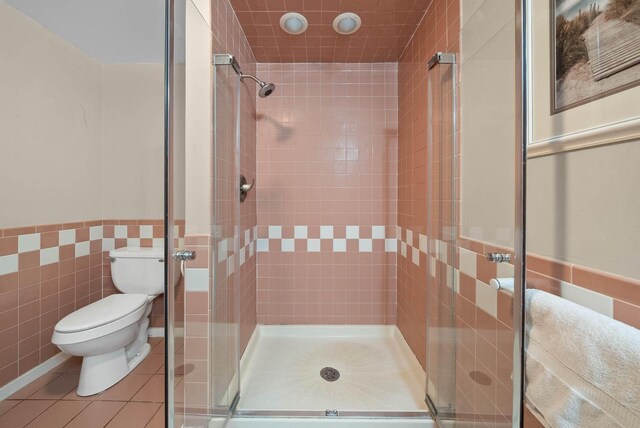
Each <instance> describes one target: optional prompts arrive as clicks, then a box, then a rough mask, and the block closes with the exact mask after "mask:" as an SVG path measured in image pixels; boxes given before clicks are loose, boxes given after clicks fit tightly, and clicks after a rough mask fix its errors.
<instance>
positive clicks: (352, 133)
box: [257, 63, 397, 324]
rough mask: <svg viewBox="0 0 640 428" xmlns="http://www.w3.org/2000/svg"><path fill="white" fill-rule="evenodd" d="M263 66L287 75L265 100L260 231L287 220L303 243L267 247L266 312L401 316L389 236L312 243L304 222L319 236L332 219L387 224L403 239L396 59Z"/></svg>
mask: <svg viewBox="0 0 640 428" xmlns="http://www.w3.org/2000/svg"><path fill="white" fill-rule="evenodd" d="M258 74H259V76H260V77H261V78H262V79H264V80H267V81H269V82H273V83H275V84H276V91H275V92H274V93H273V94H272V95H271V96H270V97H269V98H267V99H259V100H258V101H257V121H258V123H257V136H258V147H257V158H258V162H257V163H258V180H257V183H258V185H257V196H258V202H257V209H258V225H259V229H258V239H259V240H260V239H268V238H269V236H268V227H269V226H279V227H281V228H282V233H283V235H282V237H281V238H283V239H292V240H294V241H295V242H293V241H290V242H289V244H291V243H293V245H294V249H293V251H291V252H289V251H288V250H286V249H285V251H284V252H283V251H282V249H283V247H282V245H281V244H279V243H278V242H279V241H277V240H274V241H273V242H269V244H267V247H266V248H263V250H265V251H263V252H260V253H259V255H258V296H257V302H258V309H257V310H258V322H261V323H312V324H340V323H366V324H368V323H394V322H395V303H396V302H395V277H396V274H395V253H393V252H388V251H385V246H384V241H382V242H380V243H378V244H374V245H373V246H372V249H371V252H363V251H360V248H359V240H358V239H346V240H345V243H344V245H345V248H344V252H342V251H341V250H339V251H334V247H333V245H334V242H333V239H321V242H320V243H319V245H320V247H321V248H320V250H319V252H311V251H307V248H306V245H307V242H306V239H304V238H303V239H295V238H296V236H295V233H294V228H295V226H302V227H306V228H307V229H306V230H307V233H308V238H313V239H319V238H321V236H320V226H333V238H337V239H345V238H347V236H346V234H347V232H346V230H347V226H355V227H357V228H358V230H359V233H360V234H361V235H362V236H359V238H364V239H368V238H371V233H372V228H371V227H372V226H382V227H383V228H384V229H389V230H388V233H387V235H388V236H387V237H391V236H393V238H395V233H394V230H393V229H394V227H395V224H396V192H397V190H396V181H397V178H396V177H397V169H396V168H397V67H396V64H329V63H322V64H258ZM391 226H393V227H391ZM367 234H368V236H367ZM340 245H342V244H340ZM267 250H268V251H267Z"/></svg>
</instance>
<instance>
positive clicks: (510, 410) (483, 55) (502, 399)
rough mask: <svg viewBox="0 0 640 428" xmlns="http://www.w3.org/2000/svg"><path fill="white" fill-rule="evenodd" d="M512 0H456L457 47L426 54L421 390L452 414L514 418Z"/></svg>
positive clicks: (520, 195) (440, 412)
mask: <svg viewBox="0 0 640 428" xmlns="http://www.w3.org/2000/svg"><path fill="white" fill-rule="evenodd" d="M519 5H520V2H504V1H503V0H487V1H484V2H481V3H474V4H471V3H468V2H461V8H462V13H461V16H462V17H463V18H464V19H462V23H461V32H460V41H459V43H457V44H456V45H458V46H454V52H455V56H454V55H452V54H447V53H441V54H437V55H435V56H434V57H433V59H432V61H431V62H430V64H429V66H430V69H429V87H428V97H429V148H428V149H429V153H428V155H429V168H430V185H429V195H428V197H427V200H428V210H427V212H428V217H429V219H428V225H429V231H428V233H429V236H428V238H429V251H430V263H429V269H428V280H427V295H428V317H427V376H428V384H427V395H428V398H427V402H428V404H429V406H430V409H431V411H432V413H433V414H435V416H436V418H437V419H438V420H439V421H440V422H444V421H447V422H450V423H451V425H452V426H459V427H466V426H477V425H479V424H481V425H484V424H487V425H490V426H498V427H511V426H514V427H515V426H520V423H521V422H520V411H521V380H522V377H521V367H522V364H521V363H522V360H521V358H522V355H521V354H522V353H521V347H522V345H521V331H522V323H521V320H522V293H521V291H522V287H521V284H522V279H523V278H522V276H523V275H522V272H523V270H524V260H523V254H524V233H523V231H524V213H523V209H522V207H523V205H524V191H523V186H522V183H523V176H524V161H523V147H524V145H523V141H524V139H523V133H522V127H523V121H522V119H521V113H522V108H521V105H522V98H521V94H522V92H521V88H522V81H523V75H522V73H521V70H522V60H521V50H520V46H521V42H522V34H521V32H520V30H519V28H520V23H521V22H522V21H521V20H522V19H523V18H522V16H521V14H520V8H519ZM455 48H459V50H458V51H456V50H455Z"/></svg>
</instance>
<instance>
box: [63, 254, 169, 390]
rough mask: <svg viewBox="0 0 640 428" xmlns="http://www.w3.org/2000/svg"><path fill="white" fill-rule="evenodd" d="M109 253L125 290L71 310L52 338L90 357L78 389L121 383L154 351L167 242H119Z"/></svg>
mask: <svg viewBox="0 0 640 428" xmlns="http://www.w3.org/2000/svg"><path fill="white" fill-rule="evenodd" d="M109 259H110V262H111V277H112V279H113V283H114V284H115V286H116V288H117V289H118V290H120V291H121V292H122V293H123V294H114V295H111V296H108V297H105V298H103V299H101V300H99V301H97V302H94V303H91V304H90V305H87V306H85V307H83V308H81V309H78V310H77V311H75V312H73V313H71V314H69V315H67V316H66V317H64V318H63V319H61V320H60V321H59V322H58V324H56V327H55V330H54V332H53V337H52V338H51V342H53V344H55V345H57V346H58V348H60V349H61V350H62V351H63V352H65V353H67V354H70V355H75V356H79V357H84V358H83V360H82V369H81V371H80V381H79V383H78V390H77V393H78V395H80V396H87V395H93V394H97V393H99V392H102V391H104V390H105V389H107V388H109V387H110V386H112V385H114V384H116V383H117V382H118V381H120V380H121V379H122V378H124V377H125V376H126V375H127V374H129V373H130V372H131V371H132V370H133V369H134V368H136V366H137V365H138V364H140V362H142V360H144V359H145V358H146V356H147V355H149V352H150V351H151V346H150V345H149V344H148V343H147V339H148V333H147V329H148V327H149V313H150V312H151V304H152V302H153V299H154V298H156V297H157V296H158V295H159V294H162V293H163V292H164V252H163V249H162V248H119V249H117V250H112V251H110V252H109ZM176 270H177V272H180V270H179V269H176ZM178 279H179V278H176V281H175V282H174V285H175V284H177V280H178Z"/></svg>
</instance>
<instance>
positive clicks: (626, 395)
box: [525, 290, 640, 428]
mask: <svg viewBox="0 0 640 428" xmlns="http://www.w3.org/2000/svg"><path fill="white" fill-rule="evenodd" d="M526 300H527V322H526V325H527V328H526V336H527V337H526V340H527V351H526V352H527V355H526V382H527V384H526V385H527V387H526V392H525V399H526V401H527V403H528V404H529V405H530V407H531V408H532V411H533V412H534V413H536V416H538V417H539V419H541V420H542V421H543V423H544V424H545V426H547V427H553V428H555V427H562V428H565V427H566V428H574V427H581V428H590V427H594V428H596V427H597V428H603V427H624V428H627V427H628V428H632V427H633V428H638V427H640V330H637V329H635V328H633V327H630V326H628V325H626V324H623V323H621V322H618V321H615V320H613V319H611V318H607V317H605V316H603V315H601V314H598V313H596V312H594V311H592V310H590V309H587V308H584V307H582V306H580V305H577V304H575V303H573V302H570V301H568V300H565V299H563V298H561V297H558V296H554V295H552V294H549V293H545V292H544V291H540V290H527V292H526Z"/></svg>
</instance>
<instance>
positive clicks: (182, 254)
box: [173, 250, 196, 262]
mask: <svg viewBox="0 0 640 428" xmlns="http://www.w3.org/2000/svg"><path fill="white" fill-rule="evenodd" d="M173 258H174V259H176V260H181V261H183V262H184V261H187V260H195V258H196V252H195V251H186V250H180V251H176V252H174V253H173Z"/></svg>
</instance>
